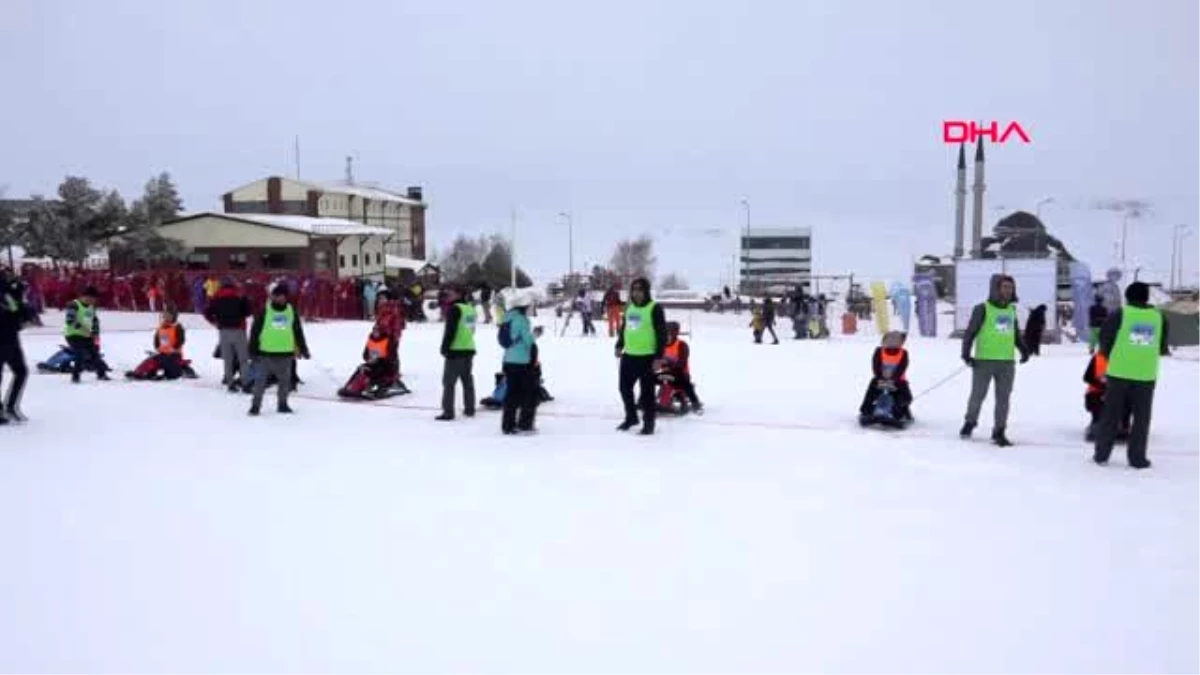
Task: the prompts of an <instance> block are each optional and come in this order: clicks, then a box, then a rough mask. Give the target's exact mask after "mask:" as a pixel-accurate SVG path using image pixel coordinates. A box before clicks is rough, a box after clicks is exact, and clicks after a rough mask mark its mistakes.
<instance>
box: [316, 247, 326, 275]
mask: <svg viewBox="0 0 1200 675" xmlns="http://www.w3.org/2000/svg"><path fill="white" fill-rule="evenodd" d="M313 270H314V271H316V272H328V271H329V251H317V252H316V253H313Z"/></svg>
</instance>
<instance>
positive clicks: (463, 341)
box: [450, 302, 475, 352]
mask: <svg viewBox="0 0 1200 675" xmlns="http://www.w3.org/2000/svg"><path fill="white" fill-rule="evenodd" d="M454 306H455V307H457V308H458V311H459V317H458V327H457V328H455V329H454V339H453V340H452V341H451V342H450V351H452V352H473V351H475V306H474V305H468V304H467V303H465V302H460V303H457V304H456V305H454Z"/></svg>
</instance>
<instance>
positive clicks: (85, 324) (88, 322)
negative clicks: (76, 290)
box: [63, 300, 96, 338]
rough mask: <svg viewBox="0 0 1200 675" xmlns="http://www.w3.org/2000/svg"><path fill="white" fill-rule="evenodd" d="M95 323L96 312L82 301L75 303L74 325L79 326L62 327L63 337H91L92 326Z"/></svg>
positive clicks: (68, 325)
mask: <svg viewBox="0 0 1200 675" xmlns="http://www.w3.org/2000/svg"><path fill="white" fill-rule="evenodd" d="M95 321H96V310H95V308H93V307H90V306H89V305H88V304H87V303H85V302H84V301H82V300H76V301H75V323H77V324H79V326H80V327H79V328H76V327H75V326H73V325H71V324H67V325H65V326H63V336H64V337H69V338H73V337H83V338H90V337H92V325H93V324H94V323H95Z"/></svg>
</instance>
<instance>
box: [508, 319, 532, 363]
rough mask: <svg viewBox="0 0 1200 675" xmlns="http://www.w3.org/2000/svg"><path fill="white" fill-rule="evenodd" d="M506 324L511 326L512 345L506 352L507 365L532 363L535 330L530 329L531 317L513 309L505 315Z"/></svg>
mask: <svg viewBox="0 0 1200 675" xmlns="http://www.w3.org/2000/svg"><path fill="white" fill-rule="evenodd" d="M504 322H505V323H507V324H508V325H509V328H508V330H509V334H510V335H511V336H512V345H511V346H510V347H508V348H507V349H505V350H504V362H505V363H520V364H528V363H530V362H532V360H533V359H532V352H531V350H532V349H533V341H534V338H533V330H532V329H531V328H530V327H529V317H527V316H525V313H524V312H520V311H518V310H515V309H512V310H509V311H508V313H507V314H505V315H504Z"/></svg>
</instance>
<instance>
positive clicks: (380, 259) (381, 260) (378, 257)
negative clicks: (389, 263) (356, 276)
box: [375, 253, 383, 265]
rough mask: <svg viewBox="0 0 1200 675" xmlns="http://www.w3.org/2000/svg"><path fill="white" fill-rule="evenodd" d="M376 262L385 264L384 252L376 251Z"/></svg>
mask: <svg viewBox="0 0 1200 675" xmlns="http://www.w3.org/2000/svg"><path fill="white" fill-rule="evenodd" d="M375 264H376V265H382V264H383V254H382V253H376V254H375Z"/></svg>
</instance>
